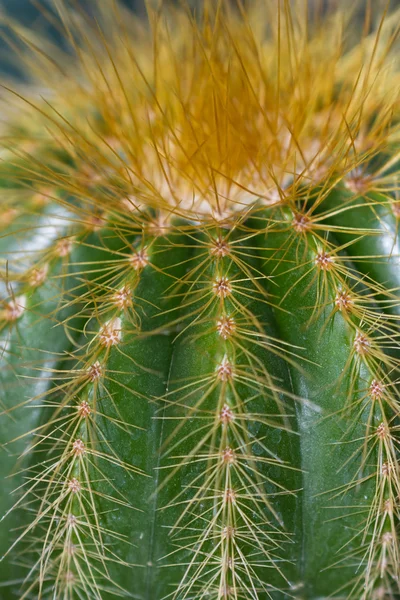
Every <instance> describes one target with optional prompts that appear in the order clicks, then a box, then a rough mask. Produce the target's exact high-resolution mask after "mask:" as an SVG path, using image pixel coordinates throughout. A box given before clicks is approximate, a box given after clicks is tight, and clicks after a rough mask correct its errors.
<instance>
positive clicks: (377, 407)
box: [293, 175, 400, 600]
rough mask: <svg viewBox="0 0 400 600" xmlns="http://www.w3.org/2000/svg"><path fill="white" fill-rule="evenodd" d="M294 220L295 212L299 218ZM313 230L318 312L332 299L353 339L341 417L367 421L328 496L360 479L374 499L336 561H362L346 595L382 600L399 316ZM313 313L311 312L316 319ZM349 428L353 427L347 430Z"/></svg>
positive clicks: (387, 566) (391, 505)
mask: <svg viewBox="0 0 400 600" xmlns="http://www.w3.org/2000/svg"><path fill="white" fill-rule="evenodd" d="M360 177H361V175H360ZM357 181H358V179H357ZM357 191H359V190H357ZM305 218H307V219H308V217H306V216H305ZM299 220H301V219H299V217H298V216H297V219H296V223H297V222H298V221H299ZM293 227H294V229H295V231H296V232H297V233H301V234H302V233H304V234H306V232H305V231H304V230H303V231H300V230H299V229H298V227H297V226H296V225H293ZM307 232H313V226H312V221H308V227H307ZM313 233H314V236H315V241H314V243H315V244H316V247H317V251H316V254H315V259H314V263H315V267H316V268H317V270H318V275H317V277H318V288H319V292H318V295H319V297H320V298H323V299H324V300H323V303H322V304H321V306H320V311H322V310H324V311H326V309H327V307H328V309H329V306H330V305H333V306H332V311H331V313H330V317H329V319H335V314H336V313H337V312H339V313H340V314H341V316H342V317H343V319H344V320H345V321H346V323H347V325H348V327H349V331H351V332H352V333H351V335H352V339H353V342H352V350H351V354H350V356H349V358H348V363H347V365H346V368H345V371H344V373H343V375H342V377H343V378H346V377H348V379H349V382H350V385H349V388H348V394H347V401H346V403H345V405H344V407H343V410H342V415H338V418H340V417H341V416H345V415H346V414H352V415H355V416H357V418H358V419H359V418H360V417H362V415H364V418H363V419H362V420H363V422H364V423H365V435H364V437H363V439H362V440H358V439H354V440H352V439H351V437H349V439H346V443H349V442H350V443H352V444H354V447H355V450H354V456H359V457H360V463H359V467H358V468H357V470H356V472H354V476H353V479H352V480H351V481H349V482H348V484H347V485H346V486H345V487H344V488H343V489H340V490H332V491H331V495H332V497H333V498H335V497H338V496H342V495H345V494H346V492H347V491H348V490H349V489H351V488H353V487H356V486H360V485H361V486H363V485H365V486H370V485H371V484H372V485H373V486H374V487H375V491H374V494H373V499H372V502H371V503H370V504H369V505H366V506H365V507H364V510H363V511H361V512H362V515H361V517H360V532H361V533H360V532H359V533H358V535H357V539H358V540H359V541H358V543H359V551H358V552H357V555H356V556H352V555H350V554H347V550H346V548H344V549H343V550H342V552H343V557H340V556H339V557H338V564H342V563H345V562H346V560H347V561H348V560H349V559H352V560H355V561H357V563H358V564H359V565H360V568H359V569H358V574H357V576H356V578H355V581H354V582H353V584H352V587H351V589H350V590H349V592H348V593H349V595H350V596H351V597H353V595H354V594H359V597H360V598H362V599H363V600H369V599H371V598H372V599H373V600H381V599H382V598H386V597H387V595H388V594H390V593H393V594H395V593H396V592H397V590H398V582H399V579H400V570H399V565H400V562H399V558H400V556H399V549H400V544H399V541H400V540H399V535H398V524H399V516H400V514H399V497H400V495H399V492H400V478H399V463H398V438H397V435H396V432H397V426H396V424H395V423H394V420H395V418H396V417H397V415H398V414H399V411H400V404H399V399H398V392H397V390H396V383H395V378H396V374H397V373H398V371H399V363H398V359H397V357H396V356H393V355H392V356H391V355H390V349H391V348H394V347H396V340H397V339H398V333H397V321H396V317H391V316H390V315H387V314H385V315H383V314H382V312H381V311H382V308H381V307H380V306H379V304H377V303H376V293H377V292H378V293H381V295H382V296H384V297H385V296H389V297H390V293H391V292H389V293H387V292H385V290H384V288H383V287H380V286H379V285H378V284H377V283H376V282H374V281H369V280H368V279H365V278H362V276H360V275H359V274H356V273H355V271H354V270H352V269H351V268H349V265H348V264H346V259H342V258H341V257H340V251H339V252H338V249H337V248H335V246H334V245H332V243H329V242H328V241H327V240H324V239H322V237H321V236H319V235H318V232H317V231H314V232H313ZM393 234H394V235H396V234H397V232H393ZM339 250H340V249H339ZM360 287H361V288H362V287H364V294H363V293H360V291H358V289H359V288H360ZM365 290H367V292H369V293H365ZM317 313H318V314H320V312H318V311H317ZM315 316H316V314H315V313H314V315H313V318H315ZM388 351H389V352H388ZM357 381H358V382H360V381H361V382H362V383H361V385H360V384H358V385H357V384H356V385H354V384H353V382H357ZM350 429H351V426H349V432H350ZM339 443H344V441H343V440H341V441H340V442H339ZM366 497H367V496H366ZM357 597H358V596H357Z"/></svg>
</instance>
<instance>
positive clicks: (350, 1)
mask: <svg viewBox="0 0 400 600" xmlns="http://www.w3.org/2000/svg"><path fill="white" fill-rule="evenodd" d="M62 1H63V3H64V5H65V6H71V8H72V7H75V8H76V7H79V9H83V10H85V11H87V12H88V13H89V14H90V13H93V12H94V11H95V10H96V6H97V7H98V6H100V3H101V5H103V3H106V2H112V0H62ZM119 1H120V2H121V3H122V4H124V5H125V6H128V7H130V8H132V9H133V10H134V11H135V13H136V14H141V13H145V8H144V2H145V0H119ZM158 1H160V0H158ZM212 1H215V3H217V0H212ZM228 1H229V0H228ZM231 1H232V3H233V4H234V3H235V0H231ZM258 1H260V0H242V2H243V4H245V5H249V4H251V3H253V2H258ZM263 1H269V2H272V3H275V4H276V5H277V6H278V2H279V1H281V3H283V1H284V0H263ZM289 1H290V2H295V3H296V4H300V5H301V3H303V4H304V6H306V5H307V6H308V8H309V9H310V8H311V9H312V8H314V9H316V10H317V11H321V10H326V9H327V8H329V7H332V6H333V7H334V6H337V5H338V4H340V2H343V3H344V4H345V5H346V6H347V7H350V6H351V7H353V8H354V13H355V19H356V20H358V21H359V22H360V23H361V22H363V20H364V17H365V13H366V11H368V10H370V9H371V10H372V12H374V13H375V14H378V13H380V14H381V12H382V9H384V8H385V7H386V6H388V7H389V8H390V9H395V8H400V0H347V2H346V1H345V0H289ZM165 2H166V3H168V2H172V3H175V4H178V3H180V2H182V0H165ZM184 2H186V3H187V4H190V5H192V6H199V7H200V6H201V5H202V4H203V0H184ZM39 4H41V5H42V6H44V7H46V9H47V10H49V12H50V13H51V14H53V15H55V14H56V11H55V10H54V7H53V8H52V5H53V0H0V15H2V14H7V15H9V16H10V17H11V18H12V19H16V20H17V21H19V22H20V23H21V24H23V25H25V26H27V27H29V28H32V29H34V30H35V31H36V33H41V32H43V33H46V35H48V36H50V37H51V39H52V40H55V41H57V43H59V44H60V45H61V46H62V45H63V40H62V37H61V36H60V34H59V32H57V30H56V28H55V27H53V26H51V25H50V24H49V22H48V20H46V19H45V18H44V17H43V14H42V13H41V10H40V8H39ZM304 10H306V9H305V8H304ZM311 12H312V10H310V14H311ZM4 35H6V36H7V35H10V33H9V31H8V30H7V28H6V27H5V26H4V25H3V26H2V25H1V23H0V75H4V74H6V75H14V76H18V77H21V75H22V74H21V73H20V72H19V71H18V68H17V66H16V63H17V62H18V61H17V60H15V57H13V53H12V52H11V51H10V49H9V45H8V44H7V43H6V41H5V40H4V39H3V37H4Z"/></svg>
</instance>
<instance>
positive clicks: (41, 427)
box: [0, 227, 149, 600]
mask: <svg viewBox="0 0 400 600" xmlns="http://www.w3.org/2000/svg"><path fill="white" fill-rule="evenodd" d="M91 230H92V231H93V229H92V228H91ZM80 232H81V227H80V228H79V231H77V233H76V236H71V235H68V236H67V237H61V238H59V239H57V240H56V241H55V242H54V243H52V244H51V245H50V246H49V248H48V249H46V251H44V252H43V253H42V254H41V255H39V256H36V257H35V260H34V261H33V262H34V264H33V265H32V266H30V267H29V268H28V270H27V271H26V272H25V273H22V274H19V275H18V280H17V283H18V282H22V283H21V285H22V289H23V291H24V294H22V295H18V296H16V297H13V298H11V299H10V300H9V301H7V302H6V303H5V306H4V309H3V311H2V313H1V318H0V319H1V323H2V325H3V327H6V328H10V327H14V326H16V327H17V326H18V320H19V319H20V318H21V316H22V315H23V314H24V313H26V312H28V313H29V311H32V314H33V315H35V314H36V313H37V311H38V306H40V303H39V302H40V300H37V299H35V300H33V301H32V302H31V301H30V297H31V296H32V293H33V291H34V289H37V290H38V291H39V292H40V288H41V286H42V285H45V284H46V281H49V282H50V284H51V285H52V286H53V288H51V287H50V289H51V294H50V297H51V300H52V302H53V304H54V307H53V310H54V314H50V315H49V314H48V315H45V316H44V317H42V318H45V317H47V318H48V319H49V323H51V318H53V321H54V323H55V324H57V325H58V326H60V323H59V322H57V318H58V317H57V311H60V310H61V313H62V312H63V307H66V308H67V313H68V307H69V308H71V307H72V311H71V310H70V312H69V313H68V314H66V316H65V318H66V321H65V323H66V326H67V327H68V323H69V319H71V318H76V316H77V314H76V311H78V318H79V310H82V315H83V320H84V321H86V324H85V326H84V329H83V331H84V332H85V333H84V336H83V337H84V339H83V342H82V337H80V339H76V341H75V343H74V346H75V347H74V346H73V347H72V348H71V349H70V350H68V352H66V354H65V361H66V364H65V363H62V361H61V368H60V362H58V365H56V366H55V367H54V368H53V367H52V369H53V371H54V372H53V386H52V387H51V388H50V389H48V390H47V391H46V392H44V393H42V394H41V396H40V397H39V398H38V397H34V398H30V399H29V400H27V401H25V402H22V403H21V405H29V404H30V403H33V407H34V406H35V405H36V404H37V403H38V402H40V403H41V405H43V407H44V408H45V409H46V410H48V411H50V412H51V416H50V419H49V420H48V421H47V422H44V423H39V424H37V426H35V428H34V429H33V430H31V431H26V432H25V434H24V435H23V436H22V437H25V438H26V439H27V440H28V446H27V448H26V450H25V451H24V455H23V457H22V458H25V460H27V461H28V466H26V467H24V469H25V470H26V473H27V475H28V479H27V483H24V484H23V485H22V486H21V489H20V490H19V498H18V500H17V501H16V503H15V504H14V505H13V507H12V510H16V509H17V508H18V507H23V508H24V507H28V508H29V512H32V510H33V517H32V519H31V521H30V522H29V523H28V525H27V526H26V527H25V528H24V529H23V531H22V533H19V535H18V536H17V539H16V540H15V541H14V543H13V544H12V546H11V547H10V548H9V550H8V553H10V552H11V551H13V550H14V547H15V546H17V545H18V544H19V543H20V542H22V541H24V540H25V542H26V543H28V541H30V540H31V538H32V539H33V540H34V542H33V544H31V545H30V546H29V552H30V553H32V554H34V555H36V557H35V561H34V564H32V568H31V569H30V572H29V575H28V577H27V580H26V585H25V587H24V591H23V592H22V595H21V599H24V598H28V597H30V596H31V594H33V593H34V594H37V597H39V598H42V597H45V595H46V593H47V588H48V586H51V588H52V589H53V593H54V595H55V596H57V597H65V598H72V597H75V595H81V594H86V597H90V598H97V599H98V600H100V599H101V598H102V591H101V590H102V586H103V584H104V582H108V584H109V585H110V586H111V587H112V588H113V589H114V590H116V592H117V593H122V592H123V590H122V588H121V586H120V585H119V584H118V582H116V581H114V580H112V579H111V576H110V574H109V566H108V565H109V563H110V560H111V561H119V560H121V559H119V558H117V557H115V556H114V553H113V552H112V551H111V550H110V548H109V547H108V546H107V543H106V541H105V539H106V538H107V539H111V541H112V543H115V541H119V542H121V543H126V536H125V535H123V534H121V533H118V532H114V531H110V530H107V529H105V528H104V526H103V525H102V523H101V520H102V518H101V514H99V512H98V510H99V509H98V499H99V498H101V499H103V501H108V502H109V504H110V507H112V506H113V505H115V506H125V507H129V508H131V507H130V504H129V502H128V501H127V500H126V498H125V494H124V493H123V492H122V491H121V490H118V489H116V488H115V486H114V485H113V483H112V480H111V479H108V478H107V476H106V475H105V474H104V471H103V467H102V464H103V465H104V463H109V464H110V465H112V466H114V467H117V468H120V469H122V470H123V471H125V472H126V474H127V476H128V477H131V476H132V475H133V474H134V475H135V476H136V475H138V476H142V473H141V471H140V469H138V468H136V467H135V465H131V464H128V463H125V462H124V461H122V460H121V459H120V458H119V456H118V455H117V454H116V452H115V450H114V449H113V446H112V443H110V442H109V441H108V440H107V439H106V438H105V434H104V432H103V428H102V427H101V426H99V421H103V422H104V421H107V420H109V421H110V422H112V423H115V424H116V426H117V427H120V428H123V429H129V425H128V424H125V423H123V422H122V421H120V420H119V419H118V411H117V410H115V411H113V412H114V413H116V414H117V416H113V415H112V414H111V411H110V414H107V412H104V411H103V409H102V403H103V402H104V397H107V378H108V374H107V364H108V361H109V357H110V353H111V352H113V351H114V350H116V349H117V348H118V347H119V346H120V345H121V342H122V320H121V319H122V318H123V317H125V318H126V322H127V323H128V324H129V326H128V329H129V330H132V331H133V332H134V331H135V330H136V320H137V319H136V315H135V309H134V306H133V297H134V290H135V288H136V287H137V285H138V283H139V280H140V273H141V271H142V269H143V268H144V267H145V266H146V265H147V264H148V263H149V258H148V254H147V251H146V249H145V248H143V247H142V246H138V247H137V248H135V247H131V248H129V247H128V248H127V249H125V247H124V250H123V251H120V252H119V253H118V252H114V253H113V252H112V251H110V252H109V260H110V262H111V264H112V266H113V269H114V274H115V280H116V282H118V286H117V285H116V289H114V286H113V285H110V286H108V287H107V288H106V291H105V292H104V286H103V284H102V283H98V282H97V281H96V277H99V274H98V272H97V271H96V269H95V270H94V278H93V277H92V281H91V282H90V283H87V282H86V281H85V283H84V284H82V283H79V280H77V278H76V276H74V269H75V270H76V269H78V270H79V271H80V270H82V268H83V269H84V270H85V269H87V266H86V265H85V263H84V262H83V263H82V265H83V267H81V262H80V261H81V260H82V259H81V258H80V255H79V246H80V244H81V245H82V246H83V247H84V246H85V242H82V239H80V240H78V241H77V242H76V244H75V240H76V239H78V238H79V236H80V237H81V238H82V234H81V235H80ZM86 235H87V233H86V232H84V235H83V239H84V238H85V237H86ZM99 239H100V238H99ZM97 244H98V245H99V248H101V250H103V247H102V243H101V242H100V241H99V240H98V241H97ZM74 246H75V247H76V248H77V253H74V252H73V250H74ZM124 246H126V243H124ZM60 261H62V268H61V274H60V271H59V269H58V271H57V268H58V267H59V265H60ZM89 269H90V267H89ZM70 280H71V281H72V282H73V283H71V282H70ZM54 282H57V283H59V282H61V284H60V285H55V283H54ZM69 288H70V289H69ZM97 288H98V289H97ZM93 290H95V291H96V292H97V293H98V295H99V297H100V302H98V303H97V304H96V305H95V306H94V307H92V308H90V301H91V299H92V297H93ZM59 303H60V304H59ZM30 304H32V306H30ZM82 305H83V309H82V308H79V307H82ZM90 316H91V318H89V320H88V319H87V317H90ZM38 319H40V317H39V316H38ZM50 326H51V325H50ZM74 327H75V326H74V325H73V326H72V329H71V331H72V333H76V332H75V331H74V329H73V328H74ZM126 328H127V326H125V329H126ZM78 333H79V331H78ZM78 337H79V336H78ZM85 338H86V339H85ZM71 339H72V336H71ZM49 352H50V353H51V349H50V350H49ZM71 362H72V368H69V367H70V366H71V365H70V364H68V363H71ZM66 367H67V368H66ZM112 402H113V401H112V399H111V403H112ZM15 408H19V407H13V408H10V409H9V410H8V411H7V412H8V413H9V415H10V416H11V417H12V416H13V410H15ZM27 410H29V409H28V407H27ZM12 443H13V440H10V441H9V444H10V445H11V444H12ZM43 455H44V459H43V460H41V459H40V458H39V459H38V464H36V465H35V466H32V465H30V466H29V462H30V459H33V458H34V457H35V456H42V457H43ZM33 462H34V461H33ZM99 482H100V483H99ZM105 488H108V489H105ZM8 512H10V511H8ZM8 553H7V554H8Z"/></svg>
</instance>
